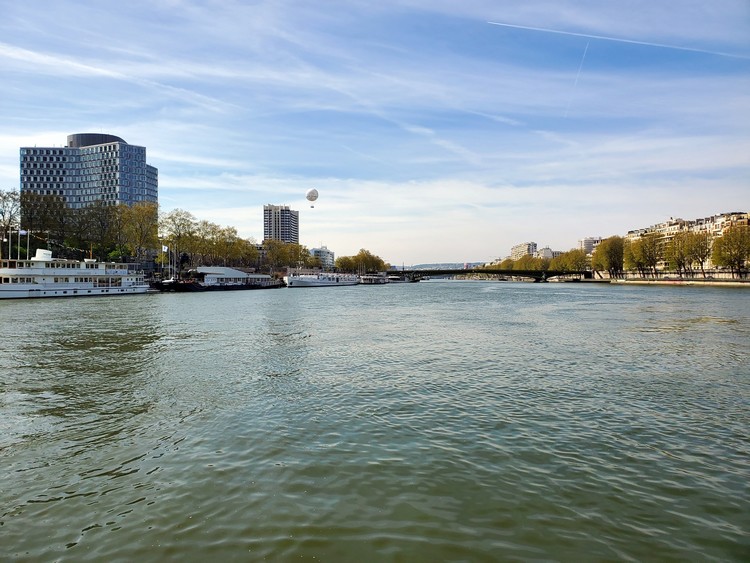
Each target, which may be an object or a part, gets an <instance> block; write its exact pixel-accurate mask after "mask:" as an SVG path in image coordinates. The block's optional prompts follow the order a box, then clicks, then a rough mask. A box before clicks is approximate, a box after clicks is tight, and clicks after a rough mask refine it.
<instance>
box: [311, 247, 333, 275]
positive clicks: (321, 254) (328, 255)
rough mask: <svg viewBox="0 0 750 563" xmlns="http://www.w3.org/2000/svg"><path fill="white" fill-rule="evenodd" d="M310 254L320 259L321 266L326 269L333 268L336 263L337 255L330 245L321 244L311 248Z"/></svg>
mask: <svg viewBox="0 0 750 563" xmlns="http://www.w3.org/2000/svg"><path fill="white" fill-rule="evenodd" d="M310 255H311V256H314V257H315V258H318V259H319V260H320V266H321V268H323V269H324V270H332V269H333V267H334V265H335V264H336V256H335V254H334V253H333V251H331V250H328V247H326V246H321V247H320V248H311V249H310Z"/></svg>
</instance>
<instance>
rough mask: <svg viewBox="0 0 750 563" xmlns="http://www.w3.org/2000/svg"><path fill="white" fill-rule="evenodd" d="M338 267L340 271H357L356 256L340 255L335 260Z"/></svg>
mask: <svg viewBox="0 0 750 563" xmlns="http://www.w3.org/2000/svg"><path fill="white" fill-rule="evenodd" d="M335 266H336V269H337V270H339V271H340V272H352V273H354V272H356V271H357V265H356V264H355V262H354V256H339V257H338V258H336V262H335Z"/></svg>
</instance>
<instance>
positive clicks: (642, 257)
mask: <svg viewBox="0 0 750 563" xmlns="http://www.w3.org/2000/svg"><path fill="white" fill-rule="evenodd" d="M661 241H662V236H661V235H660V234H659V233H647V234H645V235H643V236H641V237H639V238H637V239H635V240H632V241H624V243H623V264H624V266H625V267H626V268H627V269H628V270H638V272H639V273H640V275H641V277H646V276H647V275H653V276H656V275H657V270H656V266H657V265H658V264H659V261H660V260H661V254H662V253H661Z"/></svg>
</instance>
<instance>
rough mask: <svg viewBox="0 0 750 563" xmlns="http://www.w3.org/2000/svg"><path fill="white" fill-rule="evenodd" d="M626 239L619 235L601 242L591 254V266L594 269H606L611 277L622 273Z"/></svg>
mask: <svg viewBox="0 0 750 563" xmlns="http://www.w3.org/2000/svg"><path fill="white" fill-rule="evenodd" d="M624 246H625V244H624V239H623V238H622V237H619V236H613V237H609V238H607V239H604V240H603V241H602V242H600V243H599V244H598V245H597V247H596V249H595V250H594V253H593V255H592V256H591V267H592V268H593V269H594V270H606V271H607V272H609V276H610V277H611V278H617V277H620V276H621V275H622V266H623V253H624Z"/></svg>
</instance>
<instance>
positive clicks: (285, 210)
mask: <svg viewBox="0 0 750 563" xmlns="http://www.w3.org/2000/svg"><path fill="white" fill-rule="evenodd" d="M269 239H273V240H280V241H282V242H293V243H295V244H299V211H294V210H292V209H289V206H288V205H264V206H263V240H269Z"/></svg>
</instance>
